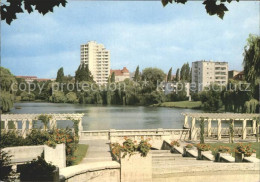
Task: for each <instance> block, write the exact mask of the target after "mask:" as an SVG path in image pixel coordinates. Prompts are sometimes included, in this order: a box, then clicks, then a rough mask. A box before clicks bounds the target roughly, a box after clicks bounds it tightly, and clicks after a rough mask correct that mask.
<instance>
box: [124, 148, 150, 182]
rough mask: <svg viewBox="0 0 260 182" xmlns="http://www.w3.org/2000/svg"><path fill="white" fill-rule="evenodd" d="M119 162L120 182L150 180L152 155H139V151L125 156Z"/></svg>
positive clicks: (146, 181)
mask: <svg viewBox="0 0 260 182" xmlns="http://www.w3.org/2000/svg"><path fill="white" fill-rule="evenodd" d="M120 162H121V182H151V181H152V156H151V154H150V153H148V155H147V156H146V157H141V155H140V154H139V153H136V154H134V155H132V156H129V155H127V156H125V157H124V158H121V159H120Z"/></svg>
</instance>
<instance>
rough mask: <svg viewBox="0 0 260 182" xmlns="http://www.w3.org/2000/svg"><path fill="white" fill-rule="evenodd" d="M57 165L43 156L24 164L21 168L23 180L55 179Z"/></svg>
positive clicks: (21, 178)
mask: <svg viewBox="0 0 260 182" xmlns="http://www.w3.org/2000/svg"><path fill="white" fill-rule="evenodd" d="M55 169H56V167H55V166H54V165H51V164H49V163H47V162H46V161H45V160H44V159H43V157H38V159H37V160H36V159H34V160H33V161H31V162H29V163H26V164H25V165H22V166H21V167H20V168H19V172H20V180H21V181H53V178H54V170H55Z"/></svg>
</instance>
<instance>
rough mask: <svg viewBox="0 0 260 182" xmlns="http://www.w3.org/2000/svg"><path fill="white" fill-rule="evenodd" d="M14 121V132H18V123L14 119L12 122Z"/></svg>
mask: <svg viewBox="0 0 260 182" xmlns="http://www.w3.org/2000/svg"><path fill="white" fill-rule="evenodd" d="M13 121H14V127H15V130H16V131H17V130H18V122H17V120H16V119H14V120H13Z"/></svg>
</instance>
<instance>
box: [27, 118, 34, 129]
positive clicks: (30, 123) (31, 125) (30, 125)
mask: <svg viewBox="0 0 260 182" xmlns="http://www.w3.org/2000/svg"><path fill="white" fill-rule="evenodd" d="M28 121H29V130H32V129H33V121H32V119H28Z"/></svg>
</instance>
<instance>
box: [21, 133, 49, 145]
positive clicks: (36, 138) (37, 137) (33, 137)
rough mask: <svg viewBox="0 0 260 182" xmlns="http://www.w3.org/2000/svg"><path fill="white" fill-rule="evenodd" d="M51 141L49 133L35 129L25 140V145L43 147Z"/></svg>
mask: <svg viewBox="0 0 260 182" xmlns="http://www.w3.org/2000/svg"><path fill="white" fill-rule="evenodd" d="M49 139H50V133H49V132H48V131H41V130H37V129H33V130H32V131H31V132H30V133H29V134H28V135H27V136H26V138H25V139H24V140H25V145H43V144H44V143H45V142H46V141H48V140H49Z"/></svg>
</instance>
